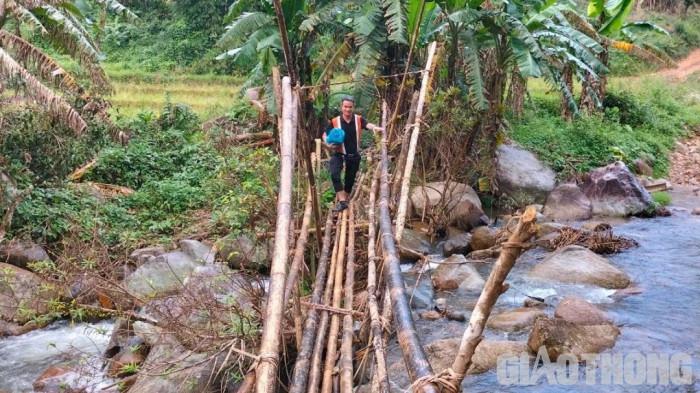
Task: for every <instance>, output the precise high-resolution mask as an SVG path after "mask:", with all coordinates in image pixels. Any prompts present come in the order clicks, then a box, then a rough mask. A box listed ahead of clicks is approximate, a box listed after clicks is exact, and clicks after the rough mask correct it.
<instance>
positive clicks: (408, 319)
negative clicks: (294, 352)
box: [379, 45, 437, 393]
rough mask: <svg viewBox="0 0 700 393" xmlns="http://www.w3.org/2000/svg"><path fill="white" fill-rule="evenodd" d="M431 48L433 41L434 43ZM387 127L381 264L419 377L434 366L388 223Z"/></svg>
mask: <svg viewBox="0 0 700 393" xmlns="http://www.w3.org/2000/svg"><path fill="white" fill-rule="evenodd" d="M433 48H434V45H433ZM386 144H387V141H386V131H384V132H382V162H381V166H382V177H381V183H380V195H381V198H380V200H379V225H380V227H381V238H382V249H383V255H384V268H385V269H388V272H387V274H386V286H387V289H388V290H389V293H390V296H391V308H392V311H393V314H394V323H395V324H396V331H397V334H398V339H399V346H400V347H401V352H402V353H403V358H404V362H405V363H406V369H407V370H408V375H409V377H410V379H411V380H412V381H415V380H417V379H418V378H427V377H430V376H431V375H432V373H433V370H432V369H431V367H430V363H428V358H427V356H426V355H425V352H424V351H423V346H422V345H421V343H420V340H419V339H418V334H417V333H416V328H415V326H414V325H413V317H412V316H411V309H410V307H409V306H408V301H407V300H406V289H405V288H404V282H403V277H402V276H401V268H400V267H399V257H398V252H397V250H396V243H395V242H394V234H393V233H392V232H393V231H392V227H391V215H390V213H389V184H388V183H389V158H388V156H387V151H386V150H387V147H386ZM421 389H422V390H423V392H425V393H437V389H436V387H435V385H434V384H432V383H429V382H428V383H425V384H422V385H421Z"/></svg>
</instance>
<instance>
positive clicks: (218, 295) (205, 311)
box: [143, 264, 262, 350]
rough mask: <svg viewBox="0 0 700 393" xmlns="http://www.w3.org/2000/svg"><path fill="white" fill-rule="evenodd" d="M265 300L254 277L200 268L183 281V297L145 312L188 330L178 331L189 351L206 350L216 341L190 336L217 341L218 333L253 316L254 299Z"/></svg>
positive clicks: (166, 300)
mask: <svg viewBox="0 0 700 393" xmlns="http://www.w3.org/2000/svg"><path fill="white" fill-rule="evenodd" d="M261 298H262V288H261V286H260V285H259V284H258V283H256V282H254V281H253V279H252V278H251V277H249V276H248V275H245V274H243V273H241V272H238V271H233V270H231V269H230V268H229V267H228V266H226V265H222V264H215V265H204V266H198V267H197V268H195V269H194V271H193V272H192V274H191V275H190V276H189V277H188V278H187V279H185V280H184V287H183V289H182V291H181V292H180V293H178V294H177V295H175V296H170V297H166V298H161V299H155V300H153V301H151V302H149V303H148V304H146V305H145V306H144V308H143V312H144V313H145V314H147V315H149V316H151V317H152V318H154V319H155V320H158V321H170V322H174V323H176V324H178V325H180V326H186V327H187V329H185V330H183V331H180V330H177V331H176V337H177V339H178V341H179V342H181V343H182V344H184V345H185V346H186V347H188V348H195V347H197V348H199V349H200V350H201V349H203V348H205V347H206V346H207V345H209V344H212V345H213V344H215V341H211V340H205V339H202V338H200V337H194V336H192V335H190V334H189V332H191V331H197V332H201V333H202V335H203V336H210V337H217V333H220V332H224V331H228V330H234V329H236V328H239V324H240V317H241V316H244V315H248V314H252V313H253V308H254V306H255V304H256V303H255V302H256V300H255V299H261Z"/></svg>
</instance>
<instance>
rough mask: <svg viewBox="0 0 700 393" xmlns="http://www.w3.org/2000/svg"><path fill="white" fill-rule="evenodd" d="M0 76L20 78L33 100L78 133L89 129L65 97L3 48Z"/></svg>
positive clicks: (0, 59) (0, 51)
mask: <svg viewBox="0 0 700 393" xmlns="http://www.w3.org/2000/svg"><path fill="white" fill-rule="evenodd" d="M0 75H4V76H5V77H18V78H19V79H20V80H22V81H23V82H24V84H25V85H26V92H27V94H28V95H29V96H30V97H31V98H33V99H34V100H36V101H37V102H38V103H40V104H42V105H44V106H45V107H46V108H48V110H49V112H50V113H51V114H53V115H54V116H56V117H58V118H59V119H60V120H61V121H62V122H63V123H65V124H66V125H68V126H69V127H70V128H71V129H72V130H73V131H75V132H76V133H82V132H83V131H84V130H85V128H87V123H85V120H83V118H82V117H80V114H78V112H77V111H76V110H75V109H73V107H71V106H70V104H68V102H67V101H66V100H65V99H64V98H63V97H61V96H60V95H57V94H56V93H54V92H53V91H52V90H51V89H49V88H48V87H46V86H45V85H44V84H43V83H41V82H40V81H39V80H38V79H36V78H35V77H34V76H33V75H32V74H31V73H29V71H27V70H26V69H25V68H24V67H22V66H21V65H20V64H19V63H17V62H16V61H15V60H14V59H13V58H12V56H10V54H9V53H7V52H6V51H5V50H4V49H3V48H0Z"/></svg>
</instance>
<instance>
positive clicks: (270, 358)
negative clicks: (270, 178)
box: [255, 77, 297, 393]
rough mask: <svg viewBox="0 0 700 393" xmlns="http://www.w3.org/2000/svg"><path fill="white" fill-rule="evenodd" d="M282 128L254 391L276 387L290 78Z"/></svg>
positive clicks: (290, 166) (288, 192)
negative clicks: (274, 223) (272, 243)
mask: <svg viewBox="0 0 700 393" xmlns="http://www.w3.org/2000/svg"><path fill="white" fill-rule="evenodd" d="M282 93H283V97H284V98H283V102H284V107H283V113H284V116H283V117H284V128H283V130H282V135H281V140H282V144H281V152H280V153H281V155H280V188H279V197H278V199H277V234H276V235H275V249H274V253H273V256H272V264H271V267H270V292H269V295H268V301H267V307H266V310H265V319H264V322H263V334H262V340H261V344H260V353H259V356H260V359H259V363H258V366H257V368H256V370H255V373H256V389H255V390H256V392H258V393H272V392H274V391H275V390H276V387H277V364H278V362H279V348H280V333H279V332H280V331H281V330H282V310H283V306H284V304H283V300H284V287H285V280H286V270H287V267H286V265H287V259H288V256H289V224H290V221H291V218H292V175H293V171H294V161H293V160H292V150H293V146H294V143H295V139H296V125H295V124H293V112H294V111H296V107H295V105H296V104H297V103H296V102H295V100H294V98H293V96H292V88H291V85H290V80H289V78H288V77H285V78H284V79H283V80H282Z"/></svg>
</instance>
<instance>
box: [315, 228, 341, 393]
mask: <svg viewBox="0 0 700 393" xmlns="http://www.w3.org/2000/svg"><path fill="white" fill-rule="evenodd" d="M339 244H340V231H339V230H338V228H337V226H336V231H335V243H334V246H333V257H332V258H331V270H330V271H329V272H328V281H326V291H325V293H324V294H323V304H324V305H326V306H328V305H329V303H330V302H331V301H332V300H333V298H332V296H333V288H334V286H333V284H334V282H335V276H336V274H335V270H336V269H337V266H338V246H339ZM329 318H330V314H329V313H328V312H325V311H324V312H323V313H322V314H321V322H320V323H319V328H318V334H317V335H316V342H315V344H314V352H313V356H312V358H311V367H310V369H311V371H310V376H309V380H308V382H309V387H308V393H316V392H318V388H319V385H320V382H321V371H322V369H321V355H322V354H323V347H324V346H325V343H326V330H327V329H328V319H329Z"/></svg>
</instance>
